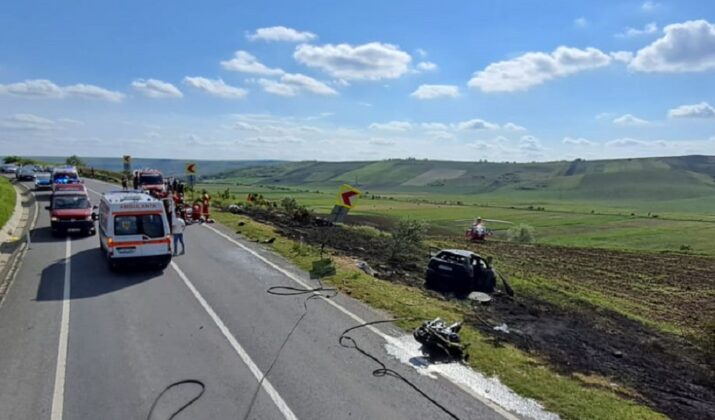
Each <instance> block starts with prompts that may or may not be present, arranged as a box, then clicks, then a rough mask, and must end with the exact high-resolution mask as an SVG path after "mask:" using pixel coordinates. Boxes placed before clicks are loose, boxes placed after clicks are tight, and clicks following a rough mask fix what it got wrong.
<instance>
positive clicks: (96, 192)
mask: <svg viewBox="0 0 715 420" xmlns="http://www.w3.org/2000/svg"><path fill="white" fill-rule="evenodd" d="M85 187H86V186H85ZM86 188H87V191H89V192H93V193H95V194H97V195H98V196H100V197H101V196H102V193H101V192H99V191H95V190H93V189H91V188H89V187H86Z"/></svg>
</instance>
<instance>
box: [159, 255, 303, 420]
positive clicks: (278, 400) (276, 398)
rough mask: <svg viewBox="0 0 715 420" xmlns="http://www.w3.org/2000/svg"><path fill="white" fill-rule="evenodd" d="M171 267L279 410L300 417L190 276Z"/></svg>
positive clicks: (290, 418)
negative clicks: (197, 288) (192, 281)
mask: <svg viewBox="0 0 715 420" xmlns="http://www.w3.org/2000/svg"><path fill="white" fill-rule="evenodd" d="M171 267H172V268H173V269H174V270H175V271H176V273H177V274H178V275H179V277H180V278H181V280H183V281H184V283H185V284H186V287H188V288H189V290H190V291H191V293H192V294H193V295H194V297H195V298H196V300H198V301H199V303H200V304H201V306H203V308H204V310H205V311H206V312H207V313H208V314H209V316H210V317H211V319H212V320H213V321H214V323H215V324H216V326H217V327H218V329H219V331H221V333H222V334H223V335H224V337H226V340H228V342H229V343H230V344H231V347H233V349H234V350H235V351H236V354H238V357H240V358H241V360H243V363H245V364H246V366H248V369H249V370H250V371H251V373H252V374H253V376H254V377H255V378H256V380H257V381H259V382H260V384H261V387H262V388H263V390H264V391H266V393H267V394H268V396H270V397H271V399H272V400H273V403H274V404H275V405H276V407H277V408H278V410H279V411H280V412H281V414H283V417H285V418H286V420H297V419H298V418H297V417H296V415H295V414H293V411H292V410H291V409H290V407H288V404H286V402H285V400H283V397H281V396H280V394H278V391H276V389H275V388H274V387H273V385H272V384H271V383H270V381H269V380H268V379H266V378H265V376H264V374H263V372H261V370H260V369H259V368H258V366H257V365H256V363H255V362H254V361H253V359H251V356H249V355H248V353H247V352H246V350H245V349H244V348H243V347H242V346H241V344H239V343H238V340H236V337H234V336H233V334H231V331H230V330H229V329H228V327H227V326H226V324H224V322H223V321H222V320H221V318H220V317H219V316H218V315H217V314H216V312H215V311H214V310H213V308H212V307H211V305H209V303H208V302H206V299H204V297H203V296H201V293H199V291H198V290H196V287H194V285H193V283H191V281H190V280H189V278H188V277H186V274H184V272H183V271H181V269H180V268H179V266H178V265H176V263H175V262H173V261H172V263H171Z"/></svg>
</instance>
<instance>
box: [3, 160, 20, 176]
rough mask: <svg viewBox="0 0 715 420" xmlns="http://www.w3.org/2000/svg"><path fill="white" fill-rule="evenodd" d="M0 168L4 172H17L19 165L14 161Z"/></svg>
mask: <svg viewBox="0 0 715 420" xmlns="http://www.w3.org/2000/svg"><path fill="white" fill-rule="evenodd" d="M0 170H2V173H4V174H14V173H15V172H17V165H15V164H13V163H8V164H5V165H2V168H1V169H0Z"/></svg>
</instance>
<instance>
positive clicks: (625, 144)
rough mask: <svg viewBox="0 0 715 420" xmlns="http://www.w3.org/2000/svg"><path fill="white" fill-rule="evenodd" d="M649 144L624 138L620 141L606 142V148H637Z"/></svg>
mask: <svg viewBox="0 0 715 420" xmlns="http://www.w3.org/2000/svg"><path fill="white" fill-rule="evenodd" d="M646 145H648V142H646V141H643V140H636V139H632V138H630V137H623V138H620V139H615V140H611V141H608V142H606V147H635V146H646Z"/></svg>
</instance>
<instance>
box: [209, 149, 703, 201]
mask: <svg viewBox="0 0 715 420" xmlns="http://www.w3.org/2000/svg"><path fill="white" fill-rule="evenodd" d="M215 178H228V179H236V180H239V181H242V182H246V183H253V184H267V185H285V186H304V187H316V188H319V187H334V186H337V185H339V184H342V183H351V184H353V185H356V186H358V187H362V188H365V189H369V190H371V191H391V192H410V193H416V192H425V193H435V194H458V195H463V194H464V195H471V194H484V193H489V194H491V195H497V196H499V195H509V196H511V195H519V196H524V197H528V196H533V197H543V198H552V199H556V198H564V199H582V200H593V199H597V200H608V199H614V200H616V199H637V200H653V201H658V200H670V199H692V198H699V197H713V196H715V156H681V157H663V158H642V159H620V160H594V161H585V160H581V159H577V160H575V161H571V162H567V161H561V162H544V163H492V162H449V161H432V160H414V159H406V160H384V161H373V162H312V161H311V162H291V163H283V164H272V165H270V166H258V167H252V168H242V169H238V170H234V171H230V172H227V173H223V174H220V175H217V176H215Z"/></svg>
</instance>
